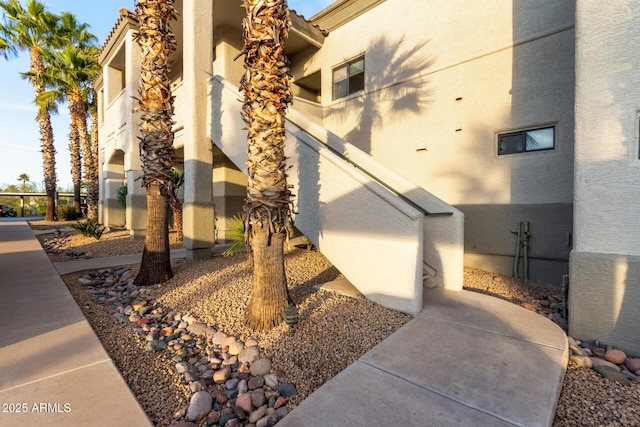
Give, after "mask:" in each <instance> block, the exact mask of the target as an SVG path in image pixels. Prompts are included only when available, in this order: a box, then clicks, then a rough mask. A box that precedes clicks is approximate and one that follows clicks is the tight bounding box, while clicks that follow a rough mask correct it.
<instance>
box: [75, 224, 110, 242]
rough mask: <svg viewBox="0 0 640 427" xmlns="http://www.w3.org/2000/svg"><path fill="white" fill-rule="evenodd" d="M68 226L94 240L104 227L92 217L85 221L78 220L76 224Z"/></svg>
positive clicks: (100, 234) (97, 238)
mask: <svg viewBox="0 0 640 427" xmlns="http://www.w3.org/2000/svg"><path fill="white" fill-rule="evenodd" d="M69 227H71V228H73V229H75V230H78V232H79V233H80V234H82V235H83V236H88V237H93V238H94V239H96V240H100V238H101V237H102V233H104V230H105V229H106V227H105V226H104V225H102V224H100V223H98V222H97V221H95V220H93V219H88V220H86V221H85V222H78V223H76V224H70V225H69Z"/></svg>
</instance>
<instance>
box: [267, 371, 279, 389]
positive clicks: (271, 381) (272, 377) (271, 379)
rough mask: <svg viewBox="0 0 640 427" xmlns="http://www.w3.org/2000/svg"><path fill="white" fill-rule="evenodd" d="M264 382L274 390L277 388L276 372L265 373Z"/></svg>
mask: <svg viewBox="0 0 640 427" xmlns="http://www.w3.org/2000/svg"><path fill="white" fill-rule="evenodd" d="M264 382H265V384H266V385H267V386H269V387H270V388H272V389H273V390H275V389H276V388H278V376H277V375H276V374H267V375H265V376H264Z"/></svg>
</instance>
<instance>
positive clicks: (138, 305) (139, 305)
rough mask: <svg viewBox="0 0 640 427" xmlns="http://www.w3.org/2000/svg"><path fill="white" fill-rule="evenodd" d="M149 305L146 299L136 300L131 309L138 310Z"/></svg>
mask: <svg viewBox="0 0 640 427" xmlns="http://www.w3.org/2000/svg"><path fill="white" fill-rule="evenodd" d="M146 306H147V302H146V301H135V302H132V303H131V309H132V310H134V311H138V310H140V309H141V308H142V307H146Z"/></svg>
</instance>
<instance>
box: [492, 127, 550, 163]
mask: <svg viewBox="0 0 640 427" xmlns="http://www.w3.org/2000/svg"><path fill="white" fill-rule="evenodd" d="M547 129H551V131H552V132H553V136H552V142H551V146H550V147H543V148H528V147H527V134H528V133H530V132H536V131H541V130H547ZM518 136H521V137H522V140H521V141H520V142H519V143H520V147H516V148H515V149H510V150H508V151H505V150H502V149H501V143H502V140H503V139H504V138H514V137H518ZM496 142H497V144H496V148H497V154H498V156H506V155H509V154H523V153H536V152H540V151H549V150H555V148H556V125H547V126H539V127H534V128H527V129H521V130H517V131H510V132H502V133H499V134H497V136H496Z"/></svg>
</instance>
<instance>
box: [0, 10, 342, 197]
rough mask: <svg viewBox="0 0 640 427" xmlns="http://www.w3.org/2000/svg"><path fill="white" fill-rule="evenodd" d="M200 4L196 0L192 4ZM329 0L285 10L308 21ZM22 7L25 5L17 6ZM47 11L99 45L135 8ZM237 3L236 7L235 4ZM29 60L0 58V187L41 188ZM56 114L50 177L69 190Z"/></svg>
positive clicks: (62, 128)
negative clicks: (80, 26)
mask: <svg viewBox="0 0 640 427" xmlns="http://www.w3.org/2000/svg"><path fill="white" fill-rule="evenodd" d="M198 1H201V0H198ZM333 2H334V0H289V7H290V8H291V9H295V10H296V11H297V12H298V13H300V14H302V15H304V16H306V17H310V16H312V15H314V14H315V13H316V12H318V11H320V10H322V9H323V8H325V7H326V6H328V5H329V4H331V3H333ZM22 3H23V4H24V3H26V1H24V0H23V1H22ZM44 4H45V5H46V6H47V9H48V10H49V11H51V12H54V13H60V12H63V11H68V12H71V13H73V14H75V15H76V16H77V17H78V20H79V21H80V22H86V23H87V24H89V25H90V26H91V32H92V33H93V34H95V35H96V37H98V40H99V41H100V44H102V42H103V41H104V39H105V38H106V36H107V35H108V34H109V31H111V28H112V27H113V24H114V23H115V22H116V19H117V18H118V14H119V10H120V8H121V7H126V8H128V9H130V10H133V9H134V8H135V5H134V4H135V3H134V1H133V0H108V1H86V0H44ZM238 4H241V2H240V0H238ZM28 69H29V55H28V53H26V52H25V53H21V54H20V56H19V57H18V58H14V59H11V60H9V61H5V60H4V59H0V184H1V185H6V184H16V185H17V184H19V183H20V182H19V181H18V176H19V175H20V174H22V173H26V174H28V175H29V177H30V178H31V181H32V182H35V183H38V184H39V185H42V180H43V173H42V154H41V153H40V133H39V131H38V125H37V123H36V122H35V115H36V108H35V106H34V103H33V98H34V95H33V89H32V87H31V85H30V84H29V82H28V81H26V80H23V79H22V78H21V77H20V75H19V73H20V72H25V71H28ZM58 109H59V113H60V114H59V115H58V116H54V117H53V118H52V121H53V130H54V135H55V146H56V151H57V154H56V172H57V175H58V185H59V186H61V187H63V188H70V187H71V176H70V166H69V164H70V159H69V149H68V144H69V143H68V134H69V116H68V113H67V106H66V105H61V106H60V107H59V108H58Z"/></svg>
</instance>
